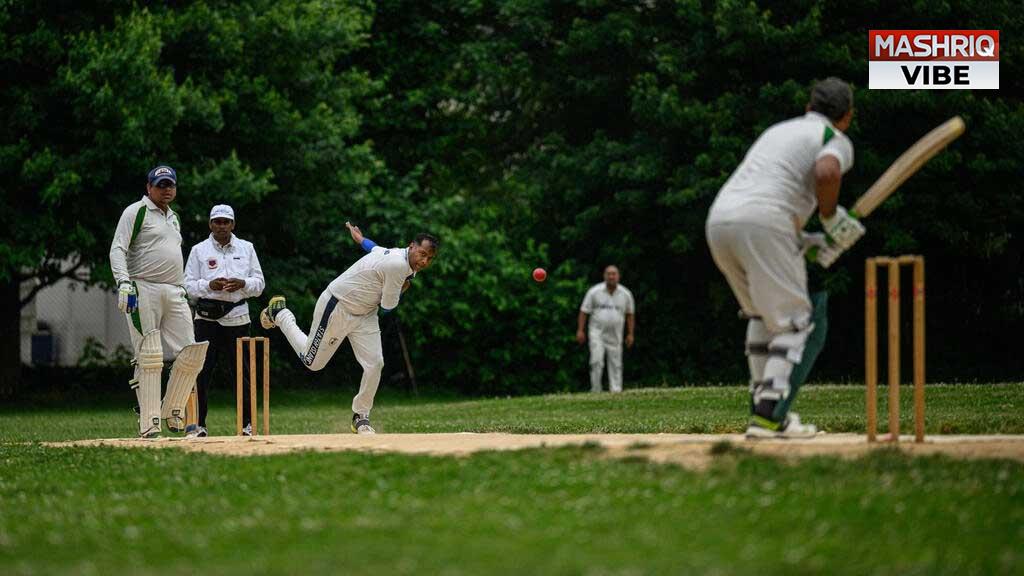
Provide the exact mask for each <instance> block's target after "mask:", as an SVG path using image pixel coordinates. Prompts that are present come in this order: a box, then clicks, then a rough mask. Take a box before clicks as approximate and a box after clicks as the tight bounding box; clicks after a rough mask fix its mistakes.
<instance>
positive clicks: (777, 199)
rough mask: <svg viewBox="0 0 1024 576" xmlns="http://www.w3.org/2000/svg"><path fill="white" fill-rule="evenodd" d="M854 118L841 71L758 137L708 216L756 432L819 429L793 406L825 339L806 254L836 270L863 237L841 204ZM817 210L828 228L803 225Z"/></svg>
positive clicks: (793, 433)
mask: <svg viewBox="0 0 1024 576" xmlns="http://www.w3.org/2000/svg"><path fill="white" fill-rule="evenodd" d="M852 119H853V91H852V90H851V89H850V86H849V85H848V84H847V83H846V82H843V81H842V80H840V79H838V78H828V79H825V80H823V81H821V82H818V83H816V84H815V85H814V87H813V88H812V90H811V97H810V102H809V103H808V104H807V108H806V113H805V114H804V115H803V116H800V117H797V118H793V119H790V120H787V121H784V122H780V123H778V124H775V125H773V126H770V127H769V128H768V129H767V130H765V131H764V132H763V133H762V134H761V135H760V136H759V137H758V138H757V140H756V141H755V142H754V144H753V145H752V146H751V147H750V149H749V150H748V151H747V154H746V156H745V157H744V158H743V161H742V162H741V163H740V165H739V167H737V168H736V170H735V171H734V172H733V173H732V175H731V176H730V177H729V179H728V180H727V181H726V182H725V184H724V185H723V186H722V188H721V190H719V192H718V195H717V196H716V198H715V201H714V202H713V203H712V205H711V210H710V213H709V214H708V219H707V224H706V234H707V240H708V245H709V246H710V249H711V256H712V258H714V261H715V264H716V265H717V266H718V268H719V270H721V272H722V274H723V275H724V276H725V279H726V281H727V282H728V283H729V286H730V287H731V288H732V291H733V294H734V295H735V296H736V300H737V301H738V302H739V306H740V314H741V316H742V317H744V318H746V319H747V337H746V356H747V363H748V366H749V369H750V395H751V402H750V409H751V416H750V424H749V426H748V427H747V437H748V438H803V437H810V436H814V435H815V434H816V433H817V429H816V428H815V426H813V425H810V424H803V423H801V422H800V417H799V415H798V414H797V413H796V412H792V411H790V410H789V408H790V405H791V404H792V402H793V400H794V398H795V397H796V393H797V390H799V388H800V385H801V384H802V383H803V381H804V379H806V377H807V373H808V371H809V368H810V365H811V364H813V362H814V359H815V358H816V357H817V355H818V353H819V352H820V351H821V347H823V346H824V330H825V322H826V316H825V309H824V307H825V299H824V298H816V299H815V300H816V302H815V304H816V305H817V306H816V307H815V306H814V305H812V299H811V297H810V295H809V294H808V288H807V268H806V266H807V264H806V263H807V258H806V257H805V255H806V254H813V255H814V259H815V260H816V261H817V262H818V263H819V264H821V265H822V266H824V267H828V266H830V265H831V264H832V263H833V262H835V260H836V258H838V257H839V255H840V254H841V253H842V252H843V251H845V250H847V249H849V248H850V247H851V246H853V245H854V243H856V242H857V240H859V239H860V237H861V236H863V235H864V232H865V230H864V226H863V225H861V223H860V222H859V221H858V220H857V219H856V218H855V217H854V216H852V215H850V214H849V213H847V211H846V210H845V209H843V207H842V206H839V203H838V202H839V188H840V184H841V181H842V176H843V174H845V173H846V172H847V171H848V170H849V169H850V167H851V166H853V144H852V143H851V142H850V139H849V138H848V137H847V136H846V135H845V134H844V132H845V131H846V130H847V129H848V128H849V126H850V122H851V121H852ZM815 209H817V211H818V216H819V218H820V220H821V223H822V226H823V228H824V231H825V233H824V234H809V233H806V232H804V231H803V228H804V224H806V223H807V221H808V219H809V218H810V217H811V216H812V215H813V214H814V211H815Z"/></svg>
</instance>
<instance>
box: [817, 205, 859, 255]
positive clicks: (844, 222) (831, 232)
mask: <svg viewBox="0 0 1024 576" xmlns="http://www.w3.org/2000/svg"><path fill="white" fill-rule="evenodd" d="M821 225H822V227H824V228H825V233H826V234H828V238H829V240H830V241H831V243H832V245H833V246H834V247H836V248H838V249H839V252H843V251H844V250H848V249H849V248H850V246H853V245H854V244H856V243H857V240H860V237H861V236H863V235H864V232H865V231H866V230H865V229H864V225H863V224H861V223H860V221H859V220H857V219H856V218H854V217H853V216H851V215H850V214H849V213H848V212H847V211H846V209H845V208H843V207H842V206H836V213H835V214H833V215H832V216H831V217H830V218H822V219H821Z"/></svg>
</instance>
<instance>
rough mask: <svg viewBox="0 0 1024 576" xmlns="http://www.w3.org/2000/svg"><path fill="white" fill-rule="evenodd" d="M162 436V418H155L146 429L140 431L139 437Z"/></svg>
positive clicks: (151, 437)
mask: <svg viewBox="0 0 1024 576" xmlns="http://www.w3.org/2000/svg"><path fill="white" fill-rule="evenodd" d="M159 437H160V420H158V419H157V420H155V421H154V424H153V425H152V426H150V427H149V428H147V429H146V430H144V431H142V432H139V438H148V439H153V438H159Z"/></svg>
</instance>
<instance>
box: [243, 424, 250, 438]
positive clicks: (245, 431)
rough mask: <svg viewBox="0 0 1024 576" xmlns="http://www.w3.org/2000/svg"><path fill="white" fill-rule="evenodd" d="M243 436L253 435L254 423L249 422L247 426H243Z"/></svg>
mask: <svg viewBox="0 0 1024 576" xmlns="http://www.w3.org/2000/svg"><path fill="white" fill-rule="evenodd" d="M242 436H252V423H251V422H250V423H249V424H246V425H245V428H242Z"/></svg>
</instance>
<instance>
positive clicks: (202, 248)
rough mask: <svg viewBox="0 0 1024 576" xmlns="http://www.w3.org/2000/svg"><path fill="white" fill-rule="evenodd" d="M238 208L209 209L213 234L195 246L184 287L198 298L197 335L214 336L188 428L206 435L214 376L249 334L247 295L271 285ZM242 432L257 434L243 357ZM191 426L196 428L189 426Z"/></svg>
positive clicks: (189, 260)
mask: <svg viewBox="0 0 1024 576" xmlns="http://www.w3.org/2000/svg"><path fill="white" fill-rule="evenodd" d="M234 230H235V211H234V210H233V209H232V208H231V206H228V205H226V204H218V205H217V206H214V207H213V209H212V210H210V236H209V238H207V239H206V240H203V241H202V242H200V243H199V244H196V245H195V246H193V247H192V252H191V253H189V255H188V264H186V266H185V289H186V290H188V294H189V296H191V297H192V298H193V299H195V300H196V316H195V327H196V328H195V331H196V337H197V338H201V339H203V340H209V342H210V349H209V351H208V352H207V355H206V365H205V366H204V367H203V371H202V372H201V373H200V374H199V381H198V382H197V389H198V393H197V396H198V400H199V414H198V424H197V425H196V428H195V429H189V430H186V432H187V433H188V435H189V436H193V437H200V438H201V437H204V436H206V412H207V394H208V391H209V389H210V377H211V376H212V374H213V370H214V369H215V368H216V367H217V360H218V358H220V357H225V356H226V357H229V358H231V362H232V365H235V362H237V359H236V358H235V354H236V353H237V348H236V346H235V339H236V338H242V337H244V336H249V334H250V333H251V332H250V328H251V326H252V323H251V322H250V319H249V303H248V300H247V299H248V298H255V297H257V296H259V295H260V294H262V293H263V288H264V286H265V285H266V284H265V282H264V280H263V269H262V268H260V261H259V258H257V257H256V250H255V249H254V248H253V245H252V242H247V241H245V240H242V239H241V238H239V237H237V236H235V235H234V233H233V232H234ZM242 373H243V379H244V385H243V386H242V391H243V397H244V398H243V401H242V407H243V412H242V423H243V424H244V426H245V427H244V428H243V433H244V434H245V435H246V436H251V435H252V415H251V414H249V378H251V377H252V375H251V374H249V363H248V362H246V361H244V359H243V362H242ZM190 428H191V427H190Z"/></svg>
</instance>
